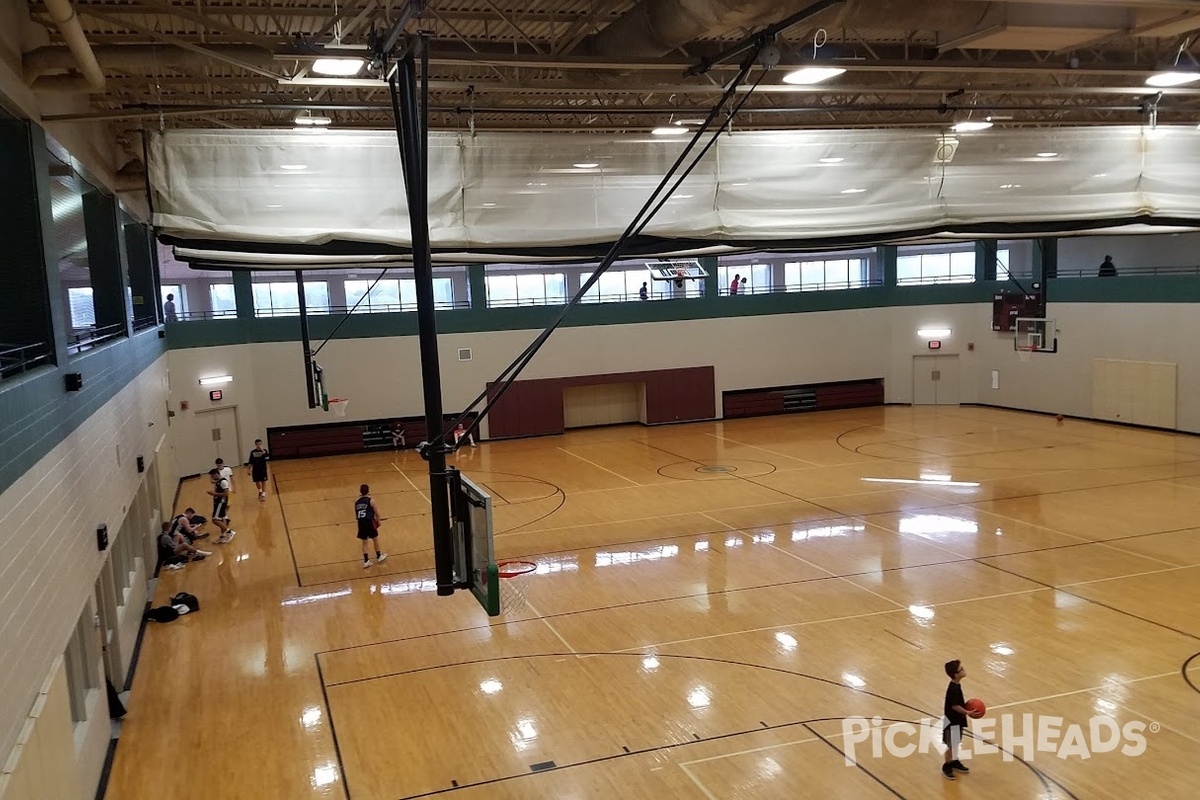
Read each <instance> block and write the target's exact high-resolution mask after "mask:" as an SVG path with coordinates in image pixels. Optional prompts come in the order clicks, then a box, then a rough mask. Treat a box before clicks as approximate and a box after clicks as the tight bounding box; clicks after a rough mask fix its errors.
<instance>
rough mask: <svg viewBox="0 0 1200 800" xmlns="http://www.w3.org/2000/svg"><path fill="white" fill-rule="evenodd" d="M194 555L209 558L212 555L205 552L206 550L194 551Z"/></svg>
mask: <svg viewBox="0 0 1200 800" xmlns="http://www.w3.org/2000/svg"><path fill="white" fill-rule="evenodd" d="M196 555H198V556H211V555H212V553H210V552H209V551H207V550H197V551H196Z"/></svg>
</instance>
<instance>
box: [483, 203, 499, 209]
mask: <svg viewBox="0 0 1200 800" xmlns="http://www.w3.org/2000/svg"><path fill="white" fill-rule="evenodd" d="M483 207H484V208H495V207H496V204H495V203H484V204H483Z"/></svg>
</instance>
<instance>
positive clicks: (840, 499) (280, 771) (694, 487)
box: [107, 407, 1200, 800]
mask: <svg viewBox="0 0 1200 800" xmlns="http://www.w3.org/2000/svg"><path fill="white" fill-rule="evenodd" d="M455 461H457V463H458V465H459V466H460V467H461V468H462V469H463V470H464V471H465V472H467V473H468V474H469V475H470V476H472V477H473V478H474V479H475V480H477V481H481V482H483V483H484V484H486V485H487V486H488V487H489V488H490V489H491V490H492V491H493V492H494V494H495V496H496V502H497V508H496V515H495V521H496V530H497V536H496V547H497V551H498V556H499V557H500V558H501V559H506V558H507V559H515V558H521V559H527V560H529V561H532V562H535V563H536V564H537V565H538V569H537V571H536V572H535V573H533V574H530V575H528V576H526V577H522V578H516V579H513V580H512V582H511V584H509V586H507V587H506V588H511V589H515V590H516V591H517V592H519V593H520V595H521V597H513V598H510V599H511V600H513V606H514V607H515V610H513V611H511V612H509V613H507V614H505V615H504V616H502V617H500V618H498V619H495V620H489V619H488V618H487V616H486V615H485V614H484V613H483V611H482V610H481V609H480V608H479V605H478V604H477V602H476V601H475V600H474V598H472V597H471V596H470V594H467V593H459V594H456V595H455V596H454V597H452V598H438V597H437V596H436V595H435V594H434V591H433V588H434V587H433V581H432V570H431V568H430V567H431V563H432V553H431V551H430V546H431V536H430V533H429V517H428V502H427V497H428V482H427V478H426V476H425V471H424V464H423V462H421V461H420V460H419V458H417V457H416V456H415V454H414V453H413V452H412V451H406V452H403V453H378V454H370V455H361V456H353V457H341V458H327V459H317V460H309V461H290V462H279V463H275V464H274V465H273V478H274V485H273V486H272V490H271V493H270V495H269V497H268V498H267V500H266V501H265V502H259V501H257V500H256V499H255V495H254V492H253V486H252V485H251V484H250V483H249V481H248V480H247V478H246V476H245V474H244V473H242V472H239V474H238V476H237V483H236V488H237V493H236V494H235V496H234V502H233V511H232V515H233V517H234V527H235V528H236V529H237V531H238V532H239V535H238V536H237V538H236V539H234V541H233V542H232V543H231V544H229V545H226V546H223V547H222V546H218V545H213V546H212V547H211V548H210V549H213V550H215V551H216V555H215V556H214V557H213V558H211V559H209V560H208V561H206V562H203V563H198V564H193V565H191V566H188V567H187V568H186V569H184V570H181V571H179V572H164V573H163V576H162V578H161V580H160V582H159V585H158V587H157V590H156V592H155V596H156V598H157V601H158V602H161V601H162V600H163V599H164V598H166V597H167V596H169V595H171V594H173V593H174V592H176V591H179V590H181V589H186V590H187V591H190V592H193V593H195V594H196V595H198V596H199V598H200V600H201V603H202V605H203V608H202V610H201V612H200V613H199V614H198V615H196V616H195V617H190V618H188V617H185V618H183V619H181V620H180V621H178V622H175V623H172V624H170V625H157V626H151V627H149V628H148V629H147V630H146V635H145V641H144V644H143V647H142V651H141V658H140V663H139V666H138V671H137V674H136V679H135V681H134V685H133V694H132V697H131V702H130V709H131V713H130V715H129V717H128V719H127V721H126V722H125V728H124V734H123V736H122V738H121V740H120V744H119V747H118V749H117V754H116V760H115V763H114V766H113V770H112V775H111V780H110V782H109V788H108V795H107V796H108V798H110V799H112V800H118V799H119V800H125V799H127V798H128V799H131V800H132V799H134V798H136V799H138V800H141V799H142V798H151V797H164V798H206V799H207V798H218V797H219V798H225V797H228V798H310V797H322V798H323V797H332V798H341V797H352V798H355V800H399V799H400V798H410V797H419V796H428V795H433V794H439V793H443V794H447V795H449V796H451V797H453V798H464V799H466V798H483V797H487V798H591V797H595V798H600V797H604V798H762V797H779V798H799V797H814V798H815V797H832V796H838V797H850V798H870V797H880V798H883V797H910V798H923V797H932V796H943V795H944V796H948V797H963V798H1006V799H1009V800H1011V799H1012V798H1041V797H1063V798H1066V797H1078V798H1090V797H1112V798H1129V797H1135V796H1137V797H1155V798H1177V797H1186V796H1194V794H1193V792H1194V791H1195V788H1194V787H1195V786H1196V785H1197V784H1198V783H1200V761H1198V760H1197V759H1196V757H1195V754H1196V752H1197V748H1198V747H1200V693H1197V691H1196V690H1195V689H1194V688H1192V687H1191V686H1190V685H1189V682H1190V683H1192V684H1197V685H1200V658H1197V659H1195V660H1192V661H1190V662H1189V658H1191V657H1192V656H1193V655H1194V654H1196V653H1200V439H1197V438H1193V437H1186V436H1173V435H1168V434H1164V433H1155V432H1150V431H1141V430H1132V429H1126V428H1120V427H1115V426H1106V425H1100V424H1092V423H1086V422H1079V421H1072V420H1068V421H1066V422H1065V423H1064V424H1062V425H1058V424H1056V421H1055V420H1054V419H1053V418H1050V417H1045V416H1039V415H1033V414H1021V413H1012V412H1005V411H998V410H991V409H980V408H932V407H919V408H904V407H888V408H874V409H863V410H856V411H846V412H827V413H823V414H812V415H796V416H783V417H770V418H760V419H753V420H740V421H734V422H728V423H705V424H695V425H684V426H674V427H661V428H651V429H648V428H641V427H620V428H605V429H593V430H586V431H579V432H572V433H569V434H567V435H565V436H561V437H553V438H544V439H534V440H524V441H512V442H500V443H485V444H482V445H480V447H479V448H478V449H470V448H467V449H466V450H465V451H463V452H462V453H460V454H459V455H458V456H457V457H456V458H455ZM361 482H367V483H369V484H371V486H372V488H373V493H374V495H375V497H376V498H377V500H378V502H379V504H380V506H381V509H382V511H383V514H384V515H385V516H386V517H387V521H386V522H385V523H384V525H383V528H382V538H381V541H382V543H383V545H384V549H385V550H387V551H388V552H389V553H390V554H391V558H390V559H389V560H388V561H386V562H385V563H384V564H382V565H379V566H375V567H372V568H370V569H368V570H364V569H363V568H362V565H361V561H360V559H361V554H360V550H359V546H358V542H357V540H356V539H355V538H354V533H353V530H354V529H353V525H352V523H351V507H352V502H353V500H354V498H355V496H356V494H357V486H358V484H359V483H361ZM204 488H205V487H204V486H202V485H201V484H200V482H198V481H191V482H188V483H187V484H185V486H184V488H183V492H182V496H181V502H183V503H186V504H193V505H196V506H197V507H200V506H201V504H202V503H204V501H205V500H206V499H207V498H206V496H205V495H204V494H203V493H202V492H203V490H204ZM206 541H209V542H211V541H212V539H209V540H206ZM952 658H960V659H962V660H963V662H964V663H965V665H966V666H967V670H968V675H967V678H966V680H965V682H964V689H965V693H966V695H967V697H973V696H977V697H982V698H984V699H985V700H986V701H987V702H988V704H989V706H990V711H989V717H992V718H999V717H1000V715H1003V714H1015V715H1017V717H1016V719H1017V726H1018V729H1017V733H1020V732H1021V729H1020V724H1021V717H1020V715H1022V714H1033V715H1035V717H1034V720H1035V724H1036V721H1037V720H1039V719H1041V718H1042V717H1047V718H1048V717H1061V718H1063V719H1064V721H1065V722H1064V724H1063V730H1061V731H1060V732H1059V733H1055V734H1052V735H1051V739H1050V744H1051V746H1052V747H1057V746H1059V745H1060V744H1061V743H1062V741H1063V734H1065V727H1066V726H1067V725H1069V724H1071V723H1072V722H1074V723H1079V724H1081V725H1082V726H1083V730H1084V731H1087V729H1088V727H1087V726H1088V725H1089V720H1090V719H1091V718H1092V717H1096V716H1101V715H1103V716H1109V717H1111V718H1113V719H1115V720H1116V722H1117V723H1118V724H1119V725H1125V724H1126V723H1129V722H1135V721H1140V722H1142V723H1144V724H1145V725H1146V726H1147V727H1146V731H1145V733H1144V736H1145V738H1146V748H1145V752H1144V753H1143V754H1141V755H1139V756H1130V755H1125V754H1122V752H1121V751H1120V749H1118V750H1116V751H1113V752H1106V753H1095V754H1092V755H1091V757H1090V758H1087V759H1086V760H1085V759H1082V758H1080V757H1079V756H1073V757H1070V758H1058V757H1057V756H1056V755H1055V753H1054V752H1036V751H1035V752H1034V753H1032V756H1031V757H1029V758H1028V759H1027V761H1026V762H1022V761H1021V760H1006V759H1005V758H1004V757H1003V756H1001V755H980V756H976V757H975V758H973V759H972V760H971V761H970V766H972V772H971V774H970V775H967V776H963V777H961V778H959V779H958V780H957V781H955V782H953V783H951V782H948V781H945V780H944V779H943V778H942V777H941V775H940V773H939V767H940V764H941V756H940V755H939V754H937V753H935V752H931V753H925V754H921V753H920V752H918V753H916V754H914V755H911V756H909V757H907V758H901V757H898V756H895V755H888V754H887V751H886V750H884V751H883V753H882V754H881V755H880V756H879V757H874V756H872V755H871V753H870V747H869V743H868V744H864V745H859V749H858V750H857V751H856V752H857V754H858V762H859V763H858V766H857V767H855V766H847V765H846V763H845V760H844V758H843V755H842V752H841V751H844V750H845V749H846V747H847V742H846V741H845V739H844V737H843V736H842V722H841V720H842V719H843V718H845V717H849V716H855V715H861V716H864V717H867V718H870V717H874V716H879V717H881V718H883V719H885V720H911V721H916V720H920V719H921V718H923V717H930V716H935V717H936V716H940V712H941V703H942V695H943V692H944V691H945V687H946V677H945V675H944V673H943V671H942V665H943V662H945V661H947V660H948V659H952ZM997 733H999V728H997ZM905 741H906V740H905V739H903V738H901V739H899V740H897V743H898V744H901V745H903V744H904V743H905ZM914 741H915V740H914ZM1018 755H1024V753H1023V752H1022V751H1020V750H1018ZM547 762H553V765H554V766H553V767H551V768H549V769H543V770H535V769H534V765H545V764H546V763H547Z"/></svg>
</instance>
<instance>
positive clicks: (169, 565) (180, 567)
mask: <svg viewBox="0 0 1200 800" xmlns="http://www.w3.org/2000/svg"><path fill="white" fill-rule="evenodd" d="M184 566H186V565H185V564H167V569H183V568H184Z"/></svg>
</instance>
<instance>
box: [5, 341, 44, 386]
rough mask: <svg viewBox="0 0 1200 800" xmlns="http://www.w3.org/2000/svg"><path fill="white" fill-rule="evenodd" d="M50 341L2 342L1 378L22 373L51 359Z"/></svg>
mask: <svg viewBox="0 0 1200 800" xmlns="http://www.w3.org/2000/svg"><path fill="white" fill-rule="evenodd" d="M50 355H51V353H50V343H49V342H35V343H33V344H4V343H0V378H11V377H13V376H14V375H20V374H22V373H24V372H26V371H28V370H30V369H33V368H34V367H36V366H37V365H39V364H42V363H43V362H46V361H49V360H50Z"/></svg>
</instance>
